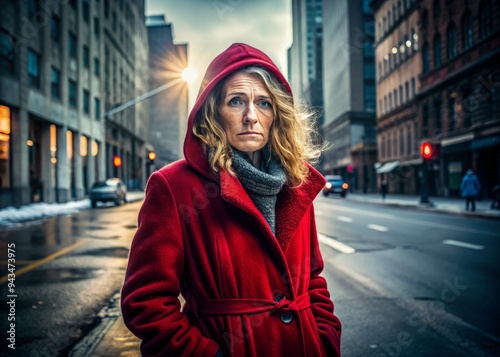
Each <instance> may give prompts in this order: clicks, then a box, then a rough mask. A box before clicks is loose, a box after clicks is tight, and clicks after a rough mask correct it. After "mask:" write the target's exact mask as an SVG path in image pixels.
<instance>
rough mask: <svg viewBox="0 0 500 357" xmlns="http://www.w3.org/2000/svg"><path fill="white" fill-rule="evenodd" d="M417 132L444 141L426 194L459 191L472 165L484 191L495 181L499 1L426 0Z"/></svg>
mask: <svg viewBox="0 0 500 357" xmlns="http://www.w3.org/2000/svg"><path fill="white" fill-rule="evenodd" d="M419 17H420V26H419V32H420V38H421V43H422V53H421V57H422V74H421V76H420V82H421V87H420V91H419V93H418V96H417V97H418V98H417V101H418V132H419V136H420V137H421V138H422V140H428V141H432V142H433V143H435V144H436V145H439V146H440V147H441V153H440V157H439V158H437V159H436V160H435V161H434V162H433V165H432V170H431V171H432V172H431V175H430V177H429V178H430V188H431V193H432V192H434V193H435V194H437V195H442V196H455V197H458V196H459V185H460V180H461V177H462V176H463V174H464V173H465V171H467V170H468V169H473V170H474V171H475V172H476V173H477V174H478V176H479V179H480V181H481V184H482V187H483V191H482V197H483V198H485V197H487V196H489V195H490V194H491V190H492V188H493V186H494V185H498V184H500V95H499V93H500V87H499V86H500V2H498V1H492V0H490V1H487V0H483V1H466V0H455V1H449V0H441V1H438V0H425V1H422V2H421V4H420V6H419Z"/></svg>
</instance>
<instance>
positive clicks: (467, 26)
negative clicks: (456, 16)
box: [462, 11, 474, 50]
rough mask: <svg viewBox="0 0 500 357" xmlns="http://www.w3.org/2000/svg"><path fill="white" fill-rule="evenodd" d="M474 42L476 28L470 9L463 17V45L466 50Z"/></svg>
mask: <svg viewBox="0 0 500 357" xmlns="http://www.w3.org/2000/svg"><path fill="white" fill-rule="evenodd" d="M473 42H474V30H473V24H472V15H471V13H470V12H469V11H467V12H466V13H465V14H464V17H463V18H462V45H463V48H464V50H466V49H468V48H470V47H472V44H473Z"/></svg>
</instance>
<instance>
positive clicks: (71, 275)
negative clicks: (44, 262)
mask: <svg viewBox="0 0 500 357" xmlns="http://www.w3.org/2000/svg"><path fill="white" fill-rule="evenodd" d="M104 273H105V271H104V270H103V269H98V268H52V269H41V270H36V271H33V272H32V273H31V274H27V275H24V276H23V278H22V279H23V284H27V283H28V284H32V285H39V284H47V283H69V282H75V281H79V280H85V279H91V278H95V277H96V276H99V275H102V274H104Z"/></svg>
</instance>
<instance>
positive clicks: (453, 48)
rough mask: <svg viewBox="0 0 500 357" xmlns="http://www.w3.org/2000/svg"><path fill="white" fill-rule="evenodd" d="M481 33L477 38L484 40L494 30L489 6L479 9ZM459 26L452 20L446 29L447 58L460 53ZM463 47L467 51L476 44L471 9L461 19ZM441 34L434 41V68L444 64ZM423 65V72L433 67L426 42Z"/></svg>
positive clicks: (437, 34) (435, 36) (428, 45)
mask: <svg viewBox="0 0 500 357" xmlns="http://www.w3.org/2000/svg"><path fill="white" fill-rule="evenodd" d="M478 18H479V26H478V29H479V33H478V34H477V38H478V39H479V40H482V39H484V38H486V37H487V36H489V35H490V34H491V33H492V32H493V24H492V18H491V11H489V9H488V6H483V7H481V8H480V11H479V16H478ZM457 33H458V31H457V26H456V25H455V23H453V22H451V23H450V24H449V26H448V28H447V30H446V43H445V49H446V58H447V59H448V60H451V59H453V58H454V57H455V56H457V54H458V49H459V46H458V43H459V41H458V35H457ZM461 37H462V41H461V49H462V51H466V50H467V49H469V48H471V47H472V45H473V44H474V40H475V38H476V36H475V34H474V17H473V16H472V14H471V12H470V11H466V12H465V13H464V15H463V17H462V21H461ZM441 42H442V41H441V34H440V33H439V32H438V33H436V34H435V35H434V39H433V42H432V49H433V51H432V52H433V61H432V64H433V66H434V69H437V68H439V67H441V65H442V63H443V62H442V57H441V56H442V52H443V51H442V43H441ZM422 66H423V69H422V70H423V72H424V73H426V72H429V71H430V69H431V58H430V44H429V43H427V42H426V43H425V44H424V46H423V47H422Z"/></svg>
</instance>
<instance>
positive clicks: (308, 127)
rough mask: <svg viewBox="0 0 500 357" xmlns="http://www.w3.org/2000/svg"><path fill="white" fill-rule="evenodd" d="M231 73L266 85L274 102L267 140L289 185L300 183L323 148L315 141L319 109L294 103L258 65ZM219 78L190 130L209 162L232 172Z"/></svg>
mask: <svg viewBox="0 0 500 357" xmlns="http://www.w3.org/2000/svg"><path fill="white" fill-rule="evenodd" d="M234 73H245V74H249V75H254V76H256V77H257V78H259V79H260V80H261V81H262V83H263V84H264V85H265V86H266V88H267V90H268V91H269V93H270V95H271V99H272V102H273V112H274V120H273V123H272V125H271V129H270V135H269V142H268V143H267V145H268V147H269V148H270V151H271V153H274V154H275V156H277V157H278V158H279V160H280V162H281V165H282V166H283V168H284V170H285V173H286V177H287V181H286V184H287V185H289V186H292V187H294V186H300V185H301V184H302V183H304V182H305V181H306V179H307V175H308V174H309V169H308V167H307V165H306V162H309V163H311V164H315V163H316V162H317V160H318V158H319V157H320V155H321V153H322V151H323V150H324V149H325V147H324V145H321V144H319V143H318V141H319V140H318V137H317V135H318V134H317V130H316V122H317V121H316V119H317V116H318V113H316V112H314V111H313V110H312V109H310V108H307V107H306V106H299V105H294V102H293V97H292V95H291V94H290V93H289V92H288V91H287V90H286V88H285V87H284V86H283V85H282V84H281V83H280V82H279V81H278V80H277V79H276V78H275V77H274V76H273V75H272V74H271V73H269V72H268V71H267V70H266V69H264V68H262V67H257V66H251V67H245V68H243V69H240V70H238V71H236V72H233V73H232V74H234ZM224 82H225V80H222V81H221V82H219V83H218V84H217V85H216V86H215V87H214V89H213V90H212V91H211V92H210V94H209V95H208V97H207V99H206V100H205V103H204V104H203V106H202V107H201V109H200V111H199V112H198V114H197V117H196V120H195V123H194V126H193V133H194V135H195V136H196V137H198V138H199V139H200V140H201V141H202V142H203V144H204V147H205V150H206V153H207V155H208V159H209V162H210V166H211V167H212V169H213V170H215V171H216V172H218V171H219V170H220V169H221V168H223V169H224V170H226V171H227V172H229V173H230V174H231V175H233V176H235V175H236V173H235V172H234V170H232V168H231V165H232V148H231V147H230V145H229V143H228V141H227V137H226V133H225V132H224V130H223V128H222V126H221V125H220V118H219V110H218V108H219V104H220V102H221V100H222V87H223V85H224Z"/></svg>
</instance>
